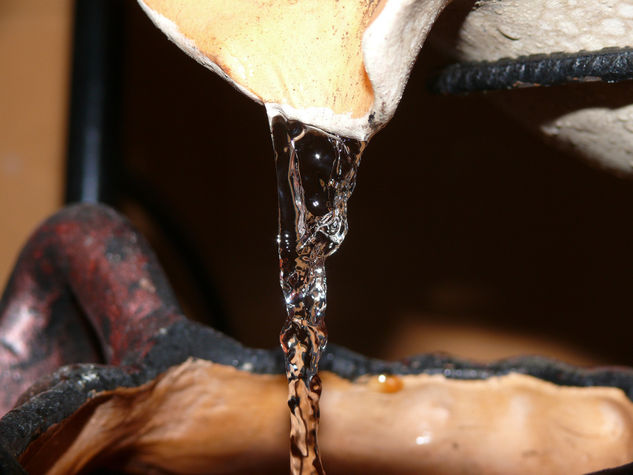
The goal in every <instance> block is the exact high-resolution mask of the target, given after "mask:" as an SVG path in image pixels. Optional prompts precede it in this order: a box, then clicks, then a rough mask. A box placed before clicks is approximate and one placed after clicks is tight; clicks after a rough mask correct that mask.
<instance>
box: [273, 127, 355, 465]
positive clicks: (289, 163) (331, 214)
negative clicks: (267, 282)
mask: <svg viewBox="0 0 633 475" xmlns="http://www.w3.org/2000/svg"><path fill="white" fill-rule="evenodd" d="M271 129H272V137H273V146H274V149H275V164H276V169H277V193H278V199H279V234H278V236H277V243H278V246H279V267H280V283H281V288H282V291H283V295H284V299H285V303H286V313H287V318H286V321H285V324H284V326H283V328H282V330H281V335H280V341H281V346H282V348H283V351H284V354H285V360H286V376H287V377H288V406H289V408H290V421H291V429H290V467H291V470H292V473H293V474H324V473H325V472H324V470H323V465H322V463H321V458H320V456H319V448H318V443H317V430H318V425H319V397H320V395H321V380H320V378H319V375H318V366H319V359H320V357H321V352H322V351H323V350H324V348H325V345H326V343H327V332H326V328H325V320H324V319H325V309H326V306H327V286H326V278H325V260H326V259H327V257H328V256H330V255H331V254H333V253H334V252H336V250H337V249H338V248H339V246H340V244H341V242H343V239H344V238H345V235H346V234H347V200H348V199H349V197H350V196H351V194H352V191H353V190H354V185H355V182H356V172H357V170H358V165H359V163H360V157H361V154H362V151H363V149H364V148H365V144H366V143H365V142H359V141H357V140H353V139H348V138H344V137H339V136H337V135H333V134H329V133H326V132H324V131H322V130H319V129H317V128H315V127H311V126H308V125H305V124H303V123H301V122H299V121H294V120H287V119H286V118H284V117H282V116H280V115H277V116H275V117H272V119H271Z"/></svg>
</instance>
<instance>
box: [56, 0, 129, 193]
mask: <svg viewBox="0 0 633 475" xmlns="http://www.w3.org/2000/svg"><path fill="white" fill-rule="evenodd" d="M122 21H123V4H122V2H121V1H120V0H77V1H76V2H75V30H74V37H73V61H72V83H71V87H72V89H71V100H70V121H69V130H68V158H67V180H66V196H65V200H66V202H76V201H82V202H107V203H111V202H112V201H113V200H114V194H115V193H114V191H115V187H114V182H115V181H116V177H117V175H118V173H117V166H118V160H119V153H120V152H119V127H118V124H119V123H120V121H119V120H118V115H119V109H120V107H119V106H120V96H121V95H120V84H121V74H120V73H121V63H122V44H123V41H122V36H123V27H122Z"/></svg>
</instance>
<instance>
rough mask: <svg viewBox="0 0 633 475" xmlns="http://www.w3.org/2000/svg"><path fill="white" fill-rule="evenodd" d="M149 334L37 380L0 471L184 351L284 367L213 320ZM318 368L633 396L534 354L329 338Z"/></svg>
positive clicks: (178, 360)
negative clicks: (423, 350)
mask: <svg viewBox="0 0 633 475" xmlns="http://www.w3.org/2000/svg"><path fill="white" fill-rule="evenodd" d="M154 340H155V341H154V345H153V347H152V349H151V350H150V351H149V352H148V354H147V355H146V356H145V358H143V360H142V361H141V362H140V363H138V364H132V365H125V366H109V365H99V364H74V365H69V366H65V367H62V368H60V369H59V370H58V371H56V372H54V373H53V374H52V375H50V376H47V377H45V378H42V379H41V380H39V381H38V382H37V383H35V384H34V385H33V386H32V387H31V389H29V390H28V391H27V393H25V395H23V396H22V398H21V399H20V401H19V402H18V404H17V406H16V407H15V408H14V409H13V410H11V411H9V412H8V413H7V414H6V415H5V416H4V417H3V418H2V419H0V469H1V470H2V473H9V474H12V473H23V472H22V471H21V468H20V466H19V464H18V463H17V462H16V459H17V458H19V457H20V455H21V454H22V453H23V452H24V451H25V450H26V449H27V447H28V446H29V444H30V443H31V442H33V441H35V440H36V439H37V438H38V437H39V436H40V435H42V434H44V433H45V432H46V431H47V430H48V429H49V428H50V427H52V426H53V425H55V424H57V423H59V422H62V421H63V420H64V419H66V418H67V417H69V416H71V415H72V414H73V413H74V412H75V411H77V410H78V409H79V408H80V407H81V406H83V405H84V404H85V403H86V402H87V401H89V400H90V399H92V398H94V397H95V396H97V395H98V394H100V393H102V392H104V391H111V390H114V389H117V388H133V387H138V386H141V385H143V384H145V383H147V382H149V381H151V380H153V379H155V378H156V377H158V376H159V375H161V374H163V373H164V372H166V371H167V370H168V369H169V368H171V367H174V366H177V365H180V364H182V363H184V362H185V361H186V360H188V359H191V358H193V359H202V360H206V361H210V362H213V363H215V364H220V365H224V366H232V367H235V368H236V369H238V370H241V371H247V372H250V373H254V374H283V372H284V370H283V368H284V366H283V356H282V353H281V351H280V350H278V349H271V350H263V349H252V348H248V347H245V346H243V345H242V344H240V343H239V342H237V341H236V340H234V339H232V338H229V337H227V336H225V335H223V334H222V333H220V332H217V331H215V330H213V329H212V328H209V327H206V326H204V325H201V324H199V323H196V322H192V321H188V320H184V321H179V322H176V323H174V324H172V325H171V326H170V327H168V328H165V329H164V330H161V331H160V332H159V334H158V335H157V336H155V337H154ZM320 370H321V371H329V372H332V373H334V374H336V375H338V376H340V377H342V378H344V379H347V380H350V381H354V380H356V379H357V378H359V377H362V376H367V375H379V374H391V375H421V374H425V375H443V376H444V377H446V378H449V379H459V380H483V379H488V378H491V377H497V376H504V375H507V374H510V373H519V374H524V375H529V376H533V377H536V378H538V379H541V380H543V381H548V382H551V383H554V384H556V385H559V386H575V387H590V386H603V387H613V388H619V389H621V390H622V391H623V392H624V393H625V394H626V396H627V397H628V398H629V399H630V400H633V369H631V368H620V367H604V368H591V369H589V368H578V367H575V366H573V365H569V364H566V363H562V362H560V361H557V360H553V359H550V358H544V357H539V356H523V357H515V358H508V359H503V360H500V361H496V362H493V363H487V364H481V363H475V362H472V361H467V360H464V359H457V358H454V357H450V356H447V355H442V354H423V355H418V356H413V357H410V358H406V359H404V360H401V361H393V362H386V361H381V360H378V359H372V358H368V357H365V356H362V355H360V354H358V353H355V352H353V351H350V350H348V349H345V348H343V347H340V346H336V345H330V346H329V347H328V349H327V350H326V352H325V354H324V355H323V357H322V359H321V366H320ZM631 468H632V467H630V466H629V465H627V466H623V467H620V468H618V469H615V470H623V471H622V472H620V473H629V472H627V470H630V469H631ZM612 470H614V469H612ZM600 473H602V472H600ZM605 473H618V472H605Z"/></svg>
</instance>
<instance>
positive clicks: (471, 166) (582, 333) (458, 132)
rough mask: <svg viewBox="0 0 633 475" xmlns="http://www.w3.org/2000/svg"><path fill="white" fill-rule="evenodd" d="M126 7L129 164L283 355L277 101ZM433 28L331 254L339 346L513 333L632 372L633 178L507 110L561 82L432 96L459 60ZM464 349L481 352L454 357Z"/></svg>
mask: <svg viewBox="0 0 633 475" xmlns="http://www.w3.org/2000/svg"><path fill="white" fill-rule="evenodd" d="M126 8H127V10H128V11H127V13H128V15H127V24H126V32H127V43H126V77H125V87H124V91H123V97H124V104H123V105H124V109H123V110H124V121H123V124H122V126H123V130H124V141H123V143H124V156H125V160H126V167H127V168H128V171H129V172H130V173H131V174H132V175H133V176H136V177H139V178H141V179H142V180H143V181H144V182H145V183H146V185H147V186H149V188H151V189H153V190H154V191H155V193H156V195H157V197H158V198H157V199H158V201H159V202H160V208H161V209H162V210H163V211H164V212H165V213H167V214H168V215H170V216H172V217H173V219H174V221H175V222H176V223H177V224H178V226H180V227H181V229H182V230H183V231H184V234H185V235H186V236H188V237H189V238H190V239H191V241H192V242H193V243H194V247H195V248H196V252H198V253H199V256H200V263H201V264H202V265H203V266H204V268H206V269H207V270H208V272H209V273H210V274H211V275H212V277H213V279H214V282H215V287H216V288H217V291H218V294H219V296H220V298H221V302H222V305H223V308H224V311H225V313H226V316H227V319H228V322H229V328H228V331H229V333H230V334H232V335H234V336H235V337H236V338H238V339H239V340H240V341H242V342H243V343H245V344H247V345H251V346H258V347H271V346H273V345H275V342H276V341H277V338H278V331H279V328H280V326H281V324H282V320H283V317H284V315H283V307H282V299H281V291H280V289H279V285H278V277H277V273H278V270H277V257H276V248H275V233H276V220H277V217H276V216H277V215H276V192H275V174H274V167H273V154H272V148H271V141H270V137H269V132H268V128H267V120H266V115H265V111H264V108H263V107H262V106H260V105H258V104H256V103H254V102H252V101H251V100H249V99H247V98H246V97H245V96H242V95H241V94H240V93H238V92H237V91H235V90H234V89H232V88H231V86H230V85H229V84H228V83H225V82H224V81H223V80H221V79H220V78H219V77H217V76H216V75H214V74H213V73H211V72H210V71H208V70H206V69H204V68H203V67H201V66H199V65H198V64H197V63H195V62H194V61H193V60H191V59H190V58H189V57H187V56H186V55H185V54H183V53H182V52H181V51H180V50H179V49H178V48H177V47H176V46H174V45H172V44H171V43H169V41H168V40H167V39H166V38H165V37H164V36H163V34H162V33H161V32H159V31H158V30H157V29H156V28H155V27H154V26H153V25H152V24H151V23H150V21H149V20H148V19H147V18H146V17H145V16H144V14H143V13H142V12H141V11H140V9H139V8H138V7H137V6H136V5H135V3H134V2H126ZM447 13H448V12H447ZM440 27H441V25H440ZM440 27H438V28H440ZM435 34H436V33H432V35H431V44H430V45H429V44H427V46H425V47H424V49H423V50H422V52H421V54H420V57H419V59H418V62H417V64H416V67H415V69H414V71H413V74H412V77H411V80H410V82H409V84H408V86H407V89H406V91H405V95H404V98H403V100H402V103H401V104H400V107H399V109H398V111H397V113H396V116H395V117H394V119H393V120H392V121H391V123H390V124H389V125H388V126H387V127H386V128H385V129H384V130H383V131H381V132H380V133H379V134H378V135H376V136H375V138H374V139H373V140H372V141H371V143H370V145H369V147H368V148H367V150H366V152H365V155H364V157H363V163H362V164H361V168H360V172H359V181H358V185H357V188H356V191H355V193H354V196H353V197H352V199H351V202H350V216H349V221H350V231H349V234H348V237H347V239H346V241H345V243H344V244H343V246H342V248H341V250H340V251H339V253H338V254H337V255H335V256H334V257H332V258H331V259H330V260H329V261H328V269H327V270H328V286H329V303H328V315H327V325H328V328H329V333H330V341H331V342H334V343H337V344H343V345H345V346H348V347H349V348H351V349H353V350H356V351H360V352H363V353H366V354H369V355H373V356H383V357H384V356H389V357H391V356H404V354H405V353H407V352H410V351H411V350H412V349H413V350H415V351H430V350H450V351H455V352H458V353H460V351H461V353H462V356H471V357H481V358H484V357H486V355H488V353H486V349H488V350H491V348H492V347H493V346H495V345H497V344H498V343H495V341H497V339H496V337H495V335H497V336H498V334H500V335H502V336H504V335H505V336H506V337H507V338H509V341H510V342H512V341H519V340H520V341H521V342H523V343H525V342H526V341H529V342H530V343H529V344H527V343H526V345H525V346H521V345H519V344H518V343H517V344H516V345H515V344H514V343H510V344H509V346H507V347H504V349H503V351H501V350H500V351H501V354H500V356H504V355H505V353H508V354H512V353H521V352H526V351H528V352H540V353H545V354H550V353H551V354H554V355H559V356H561V355H562V357H565V356H566V355H568V354H572V353H573V355H576V356H577V357H576V356H574V357H571V356H570V357H569V359H571V360H576V361H581V362H598V363H609V364H614V363H617V364H627V365H631V364H633V349H632V345H631V323H630V321H631V318H630V317H631V307H632V304H631V290H632V289H633V274H632V269H633V246H632V243H633V222H632V220H631V214H632V213H633V207H632V204H633V185H632V183H631V182H630V181H625V180H622V179H619V178H617V177H614V176H612V175H610V174H608V173H605V172H602V171H599V170H596V169H594V168H592V167H591V166H590V165H588V164H586V163H584V162H583V161H582V160H579V159H578V158H576V157H572V156H571V155H567V154H565V153H563V152H560V151H558V150H556V149H554V148H553V147H552V146H550V145H546V144H545V143H543V142H542V141H541V139H540V137H539V136H538V135H536V134H535V133H533V132H531V131H529V130H527V129H526V128H524V126H523V125H520V121H519V120H516V118H512V117H511V116H509V115H508V114H506V113H505V112H503V111H502V108H499V107H498V104H503V102H504V101H505V100H506V99H505V98H508V97H510V95H514V96H512V98H513V99H516V97H517V95H521V94H523V95H526V97H527V98H530V97H531V96H530V94H534V96H533V97H534V100H535V101H539V102H537V103H536V104H538V107H543V108H545V110H546V108H547V107H548V104H547V97H548V94H552V95H555V94H559V93H560V91H561V88H551V89H548V90H547V91H543V90H542V91H540V92H538V93H536V94H535V93H534V92H531V91H528V90H518V91H509V92H503V93H495V94H488V95H483V94H479V95H473V96H469V97H440V96H434V95H431V94H429V93H428V92H427V90H426V89H427V87H426V86H427V82H428V80H429V77H430V74H432V73H433V72H435V71H437V70H438V69H439V68H440V67H442V66H443V65H445V64H447V63H448V62H449V61H450V59H449V58H447V57H444V56H443V55H441V54H440V53H439V52H438V51H437V50H434V48H433V46H432V41H433V36H434V35H435ZM315 67H317V66H316V65H315ZM574 87H578V86H574ZM580 87H586V89H582V90H580V92H581V93H582V92H583V91H585V90H586V91H587V94H591V93H592V89H591V88H592V87H595V86H591V85H586V86H582V85H581V86H580ZM627 87H630V85H629V86H627ZM491 98H492V99H494V100H493V101H491V100H490V99H491ZM124 208H125V209H126V211H127V213H128V214H129V215H130V216H131V217H132V219H133V220H134V221H135V222H136V223H137V224H138V225H139V226H140V227H141V229H143V230H144V232H145V233H147V234H148V235H149V237H150V240H151V241H152V242H153V244H154V245H155V246H156V247H157V249H158V251H159V254H160V258H161V260H162V261H163V263H164V264H165V266H166V268H167V271H168V274H169V275H170V278H171V280H172V282H173V284H174V285H175V286H176V288H177V290H178V292H179V295H180V298H181V301H182V303H183V306H184V307H185V309H186V312H187V313H188V314H189V315H190V316H191V317H192V318H196V319H199V320H203V321H205V320H207V319H208V315H207V314H208V307H207V306H205V304H204V299H202V298H201V296H200V294H199V292H198V291H196V290H195V289H196V288H197V286H196V283H197V282H196V279H195V278H192V277H191V275H189V273H188V272H187V271H186V268H185V266H184V265H183V264H182V263H181V261H180V258H179V255H178V254H177V253H175V252H173V249H172V247H171V246H170V245H169V243H168V242H167V241H165V240H164V239H162V238H161V232H160V230H159V229H158V228H156V227H155V226H153V224H152V222H151V220H149V219H148V218H147V216H146V215H145V214H144V213H143V212H142V211H141V210H140V208H139V207H138V206H136V205H135V204H134V203H133V202H131V201H130V202H128V203H127V204H125V206H124ZM438 329H439V330H438ZM434 332H435V333H434ZM436 334H437V335H438V336H437V338H434V336H433V335H436ZM464 334H465V335H466V336H464ZM440 335H442V338H443V339H442V338H440ZM469 335H470V336H469ZM513 339H514V340H513ZM517 339H518V340H517ZM493 340H494V341H493ZM459 341H467V342H468V343H469V344H472V346H473V347H474V348H475V349H471V348H470V346H469V347H468V348H466V346H463V347H459V346H456V347H453V346H451V343H456V344H458V342H459ZM552 342H554V343H553V344H554V345H555V346H556V345H559V346H560V348H565V349H566V350H564V351H562V350H561V351H558V352H557V351H556V350H551V349H550V347H549V346H548V344H549V343H552ZM477 345H479V348H480V349H481V351H478V350H477V349H476V348H477ZM460 348H462V349H463V351H462V350H461V349H460ZM567 350H569V352H571V353H565V351H567ZM491 351H492V350H491ZM489 353H490V352H489ZM491 354H493V355H494V356H499V355H497V353H495V352H494V351H492V353H491Z"/></svg>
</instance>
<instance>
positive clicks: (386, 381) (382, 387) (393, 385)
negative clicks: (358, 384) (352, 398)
mask: <svg viewBox="0 0 633 475" xmlns="http://www.w3.org/2000/svg"><path fill="white" fill-rule="evenodd" d="M369 386H370V387H371V388H372V389H373V390H374V391H378V392H381V393H397V392H398V391H400V390H401V389H402V388H403V387H404V382H403V381H402V378H399V377H398V376H394V375H392V374H379V375H378V376H374V377H373V378H371V379H370V380H369Z"/></svg>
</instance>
